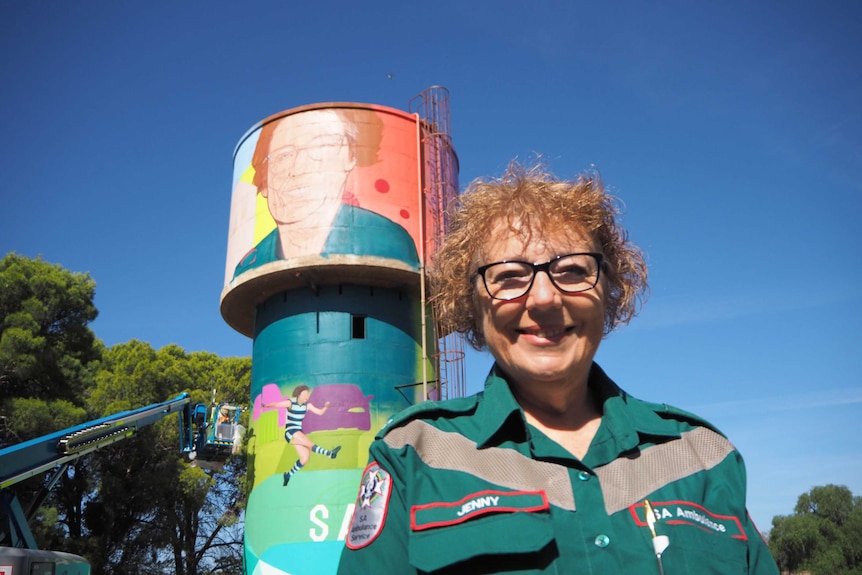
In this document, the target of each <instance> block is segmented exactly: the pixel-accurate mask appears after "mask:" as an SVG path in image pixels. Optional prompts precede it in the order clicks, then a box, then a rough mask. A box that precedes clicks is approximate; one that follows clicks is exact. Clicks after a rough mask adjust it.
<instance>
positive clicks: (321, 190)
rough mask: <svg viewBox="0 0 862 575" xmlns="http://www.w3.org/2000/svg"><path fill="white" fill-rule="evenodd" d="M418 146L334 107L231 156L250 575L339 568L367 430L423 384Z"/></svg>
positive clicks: (289, 120) (229, 310)
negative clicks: (244, 378)
mask: <svg viewBox="0 0 862 575" xmlns="http://www.w3.org/2000/svg"><path fill="white" fill-rule="evenodd" d="M419 149H420V145H419V141H418V130H417V121H416V119H415V118H414V117H413V116H411V115H409V114H406V113H404V112H400V111H397V110H391V109H388V108H383V107H379V106H366V105H349V104H340V105H336V104H333V105H321V106H309V107H304V108H300V109H296V110H293V111H288V112H285V113H283V114H279V115H276V116H273V117H271V118H269V119H268V120H266V121H264V122H263V123H261V125H259V126H257V127H255V128H254V129H253V130H251V131H250V132H249V133H248V134H247V135H246V136H245V137H244V138H243V139H242V140H241V141H240V144H239V146H238V147H237V150H236V152H235V154H234V182H233V195H232V200H231V216H230V230H229V237H228V250H227V260H226V267H225V290H224V292H223V295H222V314H223V315H224V316H225V318H226V320H227V321H228V323H231V319H230V318H233V322H234V323H231V325H233V326H234V327H235V328H236V329H238V330H239V331H241V332H243V333H246V335H249V336H251V337H252V338H253V351H252V381H251V389H250V403H251V405H252V414H251V422H250V429H249V431H248V434H249V438H250V439H249V458H250V460H249V466H248V467H249V477H248V480H249V485H250V489H251V492H250V495H249V499H248V506H247V509H246V522H245V562H246V567H245V568H246V573H247V574H250V575H252V574H253V575H281V574H290V575H306V574H315V575H320V574H324V575H325V574H327V573H334V572H335V570H336V567H337V564H338V559H339V556H340V554H341V550H342V548H343V546H344V540H345V536H346V529H347V527H348V525H349V522H350V517H351V515H352V512H353V508H354V503H355V501H356V495H357V492H358V488H359V481H360V478H361V475H362V472H363V470H364V468H365V465H366V463H367V458H368V447H369V445H370V444H371V442H372V440H373V438H374V435H375V434H376V432H377V431H378V430H379V429H380V428H381V427H382V426H383V425H384V424H385V423H386V421H387V420H388V419H389V418H390V417H391V416H392V415H394V414H395V413H397V412H398V411H401V410H402V409H404V408H406V407H408V406H409V405H411V404H413V403H415V402H416V401H421V400H423V399H424V397H423V396H422V393H421V390H422V387H421V382H422V379H423V373H424V374H430V375H429V377H430V379H432V380H433V378H434V375H433V366H432V363H431V361H429V360H427V359H423V352H422V344H421V342H422V326H423V322H422V318H421V313H420V312H421V301H420V299H419V293H418V289H416V288H417V287H418V284H419V270H420V259H419V258H420V253H421V252H420V250H419V249H417V247H418V246H420V245H421V243H420V242H421V241H422V234H421V233H420V232H421V230H420V220H421V218H420V217H419V216H420V209H423V208H422V207H421V206H422V201H421V200H420V198H421V174H420V172H421V170H420V165H421V162H420V157H419V156H420V152H419ZM333 263H337V264H338V265H339V266H341V268H342V269H341V270H340V271H339V272H338V273H339V275H338V281H327V278H328V276H327V273H329V272H328V270H330V269H331V264H333ZM345 269H346V270H347V271H345ZM354 269H355V270H356V272H357V273H356V275H355V278H354V276H352V275H351V270H354ZM390 272H392V274H393V275H390ZM396 272H397V274H396ZM299 276H303V277H308V276H313V277H314V278H315V280H316V281H315V282H310V281H306V282H296V281H294V280H295V279H296V278H297V277H299ZM345 278H346V279H345ZM393 278H396V279H397V281H394V280H393ZM405 278H406V279H405ZM317 280H319V281H317ZM329 280H332V276H330V277H329ZM285 286H286V287H285ZM237 294H238V295H237ZM237 318H240V319H237ZM426 329H429V332H428V333H427V334H426V338H425V339H426V341H429V342H433V341H434V338H433V333H432V332H431V331H430V330H431V328H430V327H427V328H426ZM432 353H433V351H431V352H429V354H432ZM423 364H424V366H423ZM423 367H424V369H423ZM432 393H433V389H432ZM429 395H430V394H429Z"/></svg>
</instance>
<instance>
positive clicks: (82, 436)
mask: <svg viewBox="0 0 862 575" xmlns="http://www.w3.org/2000/svg"><path fill="white" fill-rule="evenodd" d="M190 401H191V399H190V396H189V394H188V393H182V394H180V395H179V396H177V397H176V398H174V399H171V400H169V401H165V402H163V403H154V404H152V405H148V406H146V407H141V408H139V409H133V410H131V411H124V412H121V413H116V414H114V415H109V416H108V417H103V418H101V419H96V420H93V421H88V422H87V423H82V424H81V425H76V426H74V427H70V428H68V429H64V430H62V431H57V432H55V433H51V434H48V435H43V436H42V437H37V438H36V439H31V440H29V441H25V442H23V443H18V444H16V445H12V446H10V447H6V448H4V449H2V450H0V490H2V489H5V488H7V487H9V486H10V485H14V484H15V483H18V482H19V481H23V480H24V479H27V478H29V477H33V476H34V475H36V474H39V473H42V472H44V471H47V470H49V469H52V468H54V467H57V466H59V465H63V464H68V463H69V462H71V461H74V460H76V459H78V458H79V457H82V456H84V455H86V454H88V453H90V452H92V451H95V450H97V449H101V448H102V447H105V446H106V445H110V444H112V443H115V442H117V441H121V440H123V439H127V438H129V437H131V436H133V435H134V434H135V433H136V432H137V430H138V429H140V428H142V427H145V426H147V425H150V424H152V423H155V422H156V421H158V420H160V419H163V418H164V417H167V416H168V415H170V414H172V413H179V418H180V449H181V450H182V451H191V450H192V449H193V446H194V438H193V437H192V433H193V432H192V421H191V419H192V410H191V405H190Z"/></svg>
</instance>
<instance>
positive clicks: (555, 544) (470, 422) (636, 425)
mask: <svg viewBox="0 0 862 575" xmlns="http://www.w3.org/2000/svg"><path fill="white" fill-rule="evenodd" d="M589 385H590V388H591V391H592V392H593V395H594V397H595V398H596V399H597V400H598V401H599V402H600V404H601V405H602V409H603V416H602V421H601V425H600V427H599V429H598V431H597V433H596V435H595V437H594V438H593V441H592V443H591V444H590V448H589V450H588V452H587V454H586V456H585V457H584V459H583V461H580V460H578V459H576V458H575V457H573V456H572V455H571V454H570V453H569V452H568V451H566V450H565V449H563V448H562V447H561V446H560V445H559V444H557V443H556V442H554V441H552V440H551V439H549V438H548V437H547V436H545V435H544V434H542V433H541V432H540V431H538V430H537V429H536V428H534V427H532V426H530V425H528V424H527V423H526V421H525V419H524V414H523V412H522V411H521V409H520V407H519V406H518V404H517V402H516V401H515V399H514V397H513V396H512V393H511V391H510V389H509V385H508V383H507V382H506V380H505V379H503V378H502V376H501V374H500V372H498V371H497V369H496V367H495V368H494V369H492V371H491V374H490V375H489V376H488V379H487V381H486V383H485V391H484V393H480V394H477V395H475V396H472V397H466V398H459V399H455V400H450V401H445V402H439V403H437V402H426V403H422V404H419V405H416V406H414V407H412V408H410V409H408V410H406V411H405V412H403V413H401V414H399V415H398V416H396V417H395V418H394V419H393V420H392V421H390V422H389V423H388V424H387V426H386V427H385V428H384V429H383V430H382V431H381V433H380V434H379V435H378V436H377V439H376V440H375V442H374V443H373V444H372V445H371V449H370V461H371V463H369V466H368V468H366V471H365V473H364V474H363V479H362V484H361V487H360V493H359V497H358V498H357V502H356V508H355V511H354V515H353V519H352V522H351V525H350V527H349V529H348V531H347V540H346V543H347V547H346V548H345V550H344V552H343V554H342V557H341V564H340V566H339V571H338V572H339V573H340V574H341V575H348V574H361V575H367V574H372V573H375V574H377V573H380V574H389V573H391V574H404V573H426V572H429V573H430V572H434V573H437V572H440V573H470V574H478V573H498V572H506V573H561V574H587V573H595V574H605V575H606V574H615V573H626V574H628V573H633V574H638V575H644V574H659V573H660V571H659V569H660V568H659V560H658V559H657V557H656V551H655V548H654V541H653V532H652V530H651V529H650V523H652V524H653V528H654V530H655V534H656V535H657V536H658V537H659V542H661V541H664V537H665V536H666V537H667V541H668V542H669V545H668V546H667V548H666V549H664V550H663V552H662V553H661V564H662V568H663V570H664V573H665V575H682V574H685V575H692V574H697V575H706V574H711V573H715V574H730V573H739V574H745V573H748V574H757V575H778V568H777V567H776V565H775V562H774V561H773V559H772V557H771V556H770V554H769V550H768V549H767V547H766V544H765V543H764V541H763V539H762V538H761V536H760V534H759V533H758V531H757V529H756V528H755V527H754V525H753V524H752V522H751V520H750V518H749V517H748V514H747V512H746V508H745V486H746V479H745V468H744V465H743V462H742V458H741V456H740V455H739V453H737V451H736V450H735V449H734V447H733V446H732V445H731V444H730V442H729V441H728V440H727V439H726V438H725V437H724V436H723V435H721V434H720V433H719V432H718V431H716V430H715V429H713V428H712V427H711V426H709V424H707V423H706V422H704V421H702V420H700V419H698V418H696V417H695V416H693V415H691V414H688V413H685V412H682V411H679V410H676V409H673V408H670V407H668V406H666V405H658V404H650V403H646V402H643V401H640V400H637V399H635V398H633V397H631V396H629V395H627V394H626V393H625V392H623V391H622V390H620V389H619V388H618V387H617V386H616V384H614V382H613V381H611V380H610V379H609V378H608V377H607V376H606V375H605V374H604V372H603V371H602V370H601V368H599V367H598V366H597V365H593V369H592V371H591V373H590V382H589ZM645 499H646V500H649V503H650V504H651V509H652V514H653V517H654V518H655V520H654V521H653V522H650V521H647V511H646V509H647V506H646V505H645V504H644V500H645ZM660 547H661V546H660Z"/></svg>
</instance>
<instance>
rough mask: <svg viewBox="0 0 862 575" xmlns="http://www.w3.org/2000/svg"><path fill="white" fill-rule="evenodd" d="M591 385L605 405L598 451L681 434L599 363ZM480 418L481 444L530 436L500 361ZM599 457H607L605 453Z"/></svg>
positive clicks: (594, 367)
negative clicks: (625, 389)
mask: <svg viewBox="0 0 862 575" xmlns="http://www.w3.org/2000/svg"><path fill="white" fill-rule="evenodd" d="M589 386H590V389H591V391H592V392H593V394H594V395H595V397H596V398H597V400H598V402H599V403H600V404H601V406H602V425H601V428H602V429H600V432H599V433H598V434H597V437H596V439H597V440H599V441H600V442H601V443H602V444H605V445H595V447H596V448H598V451H600V452H601V451H605V450H607V449H608V448H610V450H611V451H613V452H615V453H617V454H618V453H622V452H624V451H628V450H631V449H634V448H635V447H637V446H638V445H639V444H640V443H641V441H643V438H644V437H650V436H662V437H679V431H678V428H677V426H676V425H674V424H673V423H672V422H670V421H667V420H666V419H664V418H662V417H660V416H659V415H658V414H657V413H656V411H655V410H654V409H651V408H650V406H649V404H645V403H644V402H642V401H639V400H638V399H636V398H633V397H632V396H630V395H629V394H628V393H626V392H625V391H623V390H622V389H620V387H619V386H618V385H617V384H616V383H614V381H613V380H611V378H610V377H608V376H607V374H605V372H604V371H603V370H602V368H601V367H599V365H598V364H596V363H593V365H592V368H591V369H590V375H589ZM476 418H477V419H478V424H479V434H478V436H477V441H476V444H477V446H478V447H479V448H482V447H489V446H494V445H499V444H500V443H502V442H504V441H514V442H521V441H527V440H528V439H529V432H528V430H527V423H526V420H525V419H524V412H523V410H522V409H521V406H520V405H518V402H517V401H516V400H515V397H514V396H513V395H512V391H511V389H510V388H509V382H508V381H507V380H506V377H505V375H504V374H503V372H502V371H501V370H500V369H499V367H498V366H497V364H496V363H495V364H494V366H493V367H492V368H491V371H490V373H489V374H488V377H487V378H486V379H485V392H484V394H483V399H482V401H481V402H479V405H478V406H477V409H476ZM594 443H595V440H594ZM590 450H591V451H592V450H593V446H591V447H590ZM588 455H589V454H588ZM596 455H599V454H598V453H597V454H596ZM599 458H600V459H605V457H604V456H601V455H599ZM589 459H592V457H590V458H589Z"/></svg>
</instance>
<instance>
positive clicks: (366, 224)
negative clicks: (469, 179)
mask: <svg viewBox="0 0 862 575" xmlns="http://www.w3.org/2000/svg"><path fill="white" fill-rule="evenodd" d="M416 138H417V136H416V124H415V121H414V119H413V118H412V117H410V116H408V115H406V114H403V113H401V114H393V113H386V112H384V111H380V110H375V109H361V108H321V109H309V110H305V111H299V112H296V113H292V114H288V115H285V116H283V117H279V118H276V119H273V120H270V121H267V122H265V123H264V124H263V125H262V126H261V127H260V128H258V129H256V130H255V131H253V132H252V133H251V134H249V136H248V137H247V138H246V139H245V140H244V141H243V142H242V143H241V144H240V147H239V148H238V150H237V153H236V154H235V160H236V162H235V165H234V174H235V182H234V191H233V197H232V205H231V223H230V231H229V241H228V258H227V268H226V273H225V283H226V284H228V283H230V282H231V281H232V280H233V279H234V278H236V277H237V276H240V275H241V274H242V273H243V272H246V271H249V270H252V269H255V268H257V267H259V266H264V265H266V264H268V263H271V262H274V261H276V260H283V259H290V258H297V257H302V256H310V255H323V256H326V255H332V254H351V255H360V256H377V257H384V258H390V259H395V260H398V261H400V262H403V263H404V264H406V265H408V266H411V267H413V268H414V269H418V266H419V258H418V251H417V246H418V245H419V241H420V229H419V225H420V223H419V217H418V216H419V185H420V184H419V167H418V164H417V161H416V156H417V152H416V145H417V144H416Z"/></svg>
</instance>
